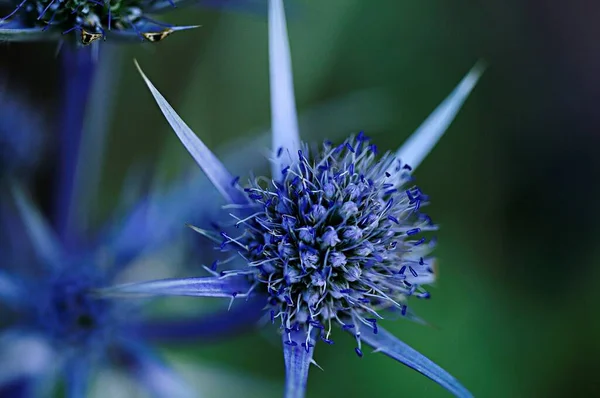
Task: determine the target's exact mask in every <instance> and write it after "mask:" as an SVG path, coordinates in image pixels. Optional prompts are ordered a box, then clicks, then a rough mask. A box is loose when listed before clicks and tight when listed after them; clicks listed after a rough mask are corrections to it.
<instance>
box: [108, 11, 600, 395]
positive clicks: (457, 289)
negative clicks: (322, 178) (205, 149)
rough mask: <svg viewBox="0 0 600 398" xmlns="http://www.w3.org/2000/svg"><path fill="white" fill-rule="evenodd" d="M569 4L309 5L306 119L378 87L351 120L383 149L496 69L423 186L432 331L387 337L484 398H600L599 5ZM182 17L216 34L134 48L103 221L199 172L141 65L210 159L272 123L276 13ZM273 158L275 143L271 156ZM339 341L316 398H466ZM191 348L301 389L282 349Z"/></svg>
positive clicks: (182, 350) (300, 56) (295, 28)
mask: <svg viewBox="0 0 600 398" xmlns="http://www.w3.org/2000/svg"><path fill="white" fill-rule="evenodd" d="M288 3H291V2H288ZM558 4H559V3H558V2H555V1H550V2H542V1H537V2H536V1H530V2H518V1H516V0H511V1H508V2H501V1H491V2H476V1H466V0H460V1H457V2H452V3H448V2H444V1H441V0H437V1H434V0H431V1H419V2H411V1H397V0H379V1H371V2H367V1H359V0H327V1H315V0H306V1H297V2H294V3H293V4H290V7H289V12H288V14H289V15H288V30H289V35H290V42H291V47H292V57H293V67H294V75H295V85H296V96H297V104H298V108H299V113H300V114H302V113H303V112H307V111H309V110H311V109H313V108H314V107H315V106H317V105H318V104H322V103H326V102H331V101H336V100H337V99H339V98H347V97H348V96H350V95H352V94H353V93H355V92H357V91H360V90H367V89H373V88H376V89H378V90H375V91H369V93H370V94H369V95H370V96H371V97H372V98H373V99H374V100H376V101H375V102H376V104H375V105H373V106H372V107H368V106H366V107H363V106H362V105H361V107H360V109H358V110H357V111H356V112H357V114H353V115H348V118H349V119H352V120H354V119H357V120H362V119H361V118H364V120H366V121H368V124H369V126H364V125H355V126H351V127H350V129H349V130H348V133H352V132H356V131H358V130H361V129H366V130H367V133H368V134H369V135H370V136H372V137H373V138H374V140H375V142H376V143H377V144H378V145H379V147H380V148H382V149H394V148H396V147H398V146H399V145H400V144H401V143H402V142H403V141H404V140H405V139H406V138H407V137H408V136H409V135H410V133H411V132H412V131H413V130H414V129H415V128H416V127H417V126H418V125H419V123H420V122H421V121H422V120H423V119H424V118H425V117H426V116H427V115H428V114H429V112H431V111H432V110H433V109H434V107H435V106H437V104H438V103H439V102H440V101H441V100H442V99H443V98H444V97H445V96H446V95H447V94H448V93H449V92H450V91H451V89H452V88H453V87H454V86H455V84H456V83H457V82H458V81H459V80H460V78H461V77H462V76H463V75H464V74H465V73H466V72H467V71H468V70H469V68H470V67H471V66H472V65H473V64H474V63H475V62H476V61H477V60H478V59H480V58H483V59H485V60H486V61H487V63H488V64H489V68H488V70H487V71H486V73H485V74H484V76H483V78H482V80H481V82H480V84H479V85H478V87H477V88H476V89H475V91H474V92H473V94H472V96H471V97H470V98H469V100H468V101H467V103H466V105H465V107H464V109H463V110H462V111H461V113H460V114H459V116H458V118H457V119H456V121H455V123H454V124H453V125H452V126H451V128H450V129H449V131H448V132H447V134H446V136H445V137H444V138H443V139H442V140H441V142H440V144H439V145H438V146H437V147H436V148H435V150H434V151H433V152H432V153H431V155H430V156H429V157H428V158H427V160H426V161H425V162H424V164H423V165H422V166H421V167H420V168H419V170H418V172H417V173H416V177H417V182H418V183H419V185H420V186H421V188H422V189H423V191H424V192H426V193H428V194H429V195H430V196H431V202H432V203H431V205H430V207H429V209H428V210H429V212H430V214H431V216H432V218H433V219H434V220H435V221H436V222H437V223H439V224H440V226H441V230H440V232H439V234H438V237H439V240H438V242H439V246H438V249H437V251H436V254H437V257H438V261H439V279H438V283H437V286H436V287H435V288H434V289H433V290H432V300H430V301H427V302H422V301H419V302H414V303H413V305H414V309H415V311H416V312H417V313H418V314H419V315H420V316H421V317H422V318H424V319H425V320H427V321H428V322H429V323H430V324H431V326H422V325H418V324H413V323H410V322H408V321H405V320H398V321H396V322H387V323H386V325H385V326H386V327H387V328H388V329H389V330H391V331H393V332H394V333H395V334H396V336H398V337H400V338H401V339H402V340H403V341H404V342H406V343H408V344H410V345H411V346H413V347H414V348H416V349H418V350H419V351H420V352H422V353H423V354H425V355H426V356H428V357H429V358H431V359H432V360H434V361H435V362H436V363H438V364H439V365H440V366H442V367H443V368H445V369H446V370H448V371H449V372H450V373H451V374H453V375H454V376H455V377H456V378H458V379H459V380H460V381H461V382H462V383H463V384H464V385H465V386H466V387H467V388H469V389H470V390H471V391H472V393H473V394H474V395H475V396H479V397H562V396H595V395H599V394H600V381H599V379H598V377H597V375H596V370H597V368H598V365H599V360H598V358H599V357H600V342H599V341H600V340H598V336H599V334H600V321H599V320H598V317H597V308H598V306H597V304H598V298H599V295H600V293H599V290H598V288H599V284H598V281H599V278H600V270H599V269H598V267H597V266H596V264H597V262H598V261H599V260H600V251H599V250H598V248H597V245H596V239H597V238H598V236H599V233H600V230H599V228H598V224H597V221H598V220H599V218H600V217H599V214H598V206H597V203H598V200H599V199H600V193H599V189H598V177H599V176H600V165H599V162H598V161H597V160H596V158H597V153H596V152H597V148H598V143H599V139H598V137H599V136H598V134H599V131H600V130H599V127H600V121H599V119H600V117H599V115H600V114H599V113H598V111H597V107H598V99H599V98H600V82H599V81H598V77H597V71H598V70H599V69H598V66H600V59H599V58H600V55H599V54H600V49H598V43H597V37H598V36H597V33H599V32H598V30H599V29H598V28H595V22H594V21H593V20H592V17H591V15H593V14H592V13H589V10H588V9H586V8H583V7H581V9H580V8H578V5H577V3H572V4H571V5H568V6H563V7H567V8H568V9H567V8H565V9H563V8H559V6H558ZM596 8H598V7H596ZM596 11H598V10H596ZM168 19H169V21H170V22H177V23H180V24H201V25H202V27H201V28H199V29H197V30H194V31H190V32H185V33H181V34H175V35H173V37H169V39H168V40H165V41H164V42H163V43H160V44H159V45H156V46H151V47H129V48H128V49H127V51H126V52H125V53H124V54H123V56H122V58H121V59H122V62H121V63H119V64H116V65H115V66H114V68H115V70H120V71H121V74H122V76H121V80H120V83H119V86H118V92H117V94H116V103H115V109H116V113H115V119H114V121H113V123H112V130H111V131H112V132H111V136H110V138H109V146H108V153H107V162H106V165H105V168H104V172H103V182H102V187H101V194H102V196H101V200H100V201H99V205H100V207H99V215H98V218H102V216H103V215H105V214H107V213H108V212H109V210H110V209H111V207H112V206H114V205H115V203H116V200H117V199H116V198H117V197H118V194H119V192H120V190H121V187H122V184H123V176H124V175H125V173H126V171H127V170H128V168H129V167H130V166H132V165H133V164H136V163H139V164H143V165H152V166H151V167H154V165H156V164H159V165H160V168H161V169H164V171H165V172H167V173H168V174H169V175H171V176H174V175H177V173H178V172H179V171H181V170H184V169H187V168H189V167H190V166H191V165H192V163H193V161H192V159H191V157H190V156H189V155H188V154H187V153H186V152H185V150H184V149H183V147H182V146H181V145H180V144H179V142H178V141H177V139H176V137H175V136H174V135H173V134H172V132H170V129H169V127H168V125H167V123H166V121H165V120H164V118H163V116H162V115H161V113H160V111H159V110H158V108H157V106H156V105H155V104H154V103H153V100H152V99H151V96H150V94H149V93H148V91H147V89H146V88H145V87H144V85H143V82H142V79H141V78H140V77H139V76H138V74H137V72H136V71H135V68H134V66H133V62H132V59H133V58H134V57H135V58H136V59H137V60H138V61H139V63H140V64H141V66H142V67H143V69H144V70H145V72H146V73H147V74H148V76H149V77H150V78H151V79H152V81H153V83H154V84H155V85H156V86H157V87H158V88H159V89H160V90H161V92H162V93H163V94H164V95H165V97H167V98H168V99H169V101H170V102H171V104H172V105H173V106H174V107H175V109H177V110H178V112H179V114H180V115H181V116H182V118H183V119H184V120H186V122H187V123H188V125H189V126H190V127H191V128H192V129H193V130H194V131H195V132H196V133H197V134H198V135H199V136H200V137H201V138H202V139H203V140H204V141H205V143H206V144H207V145H208V146H209V147H211V148H218V147H219V146H220V145H223V144H225V143H226V142H228V141H229V140H231V139H233V138H237V137H240V136H241V135H243V134H247V136H248V137H251V135H249V134H250V133H252V134H254V133H257V132H260V131H265V130H266V129H268V125H269V121H270V116H269V86H268V69H267V68H268V63H267V62H268V61H267V26H266V11H265V12H264V14H261V13H260V12H259V13H251V12H245V11H244V10H243V9H242V10H241V11H228V12H224V11H223V10H211V11H206V10H203V9H198V10H194V11H189V10H178V11H175V12H173V13H171V14H170V15H169V18H168ZM370 115H378V116H379V117H381V118H382V119H381V120H382V121H381V122H378V120H373V119H374V118H373V117H370ZM335 117H336V118H338V121H339V123H340V124H344V125H345V124H347V120H345V116H343V115H342V116H339V115H336V116H335ZM336 122H337V121H336V120H332V117H328V116H327V115H320V116H319V117H314V118H312V119H311V120H308V121H307V122H306V124H305V127H304V128H303V131H302V133H303V134H305V136H311V138H313V139H314V138H317V137H319V136H320V135H321V134H327V133H326V130H323V125H322V123H326V124H327V126H329V125H335V123H336ZM339 137H340V135H339V132H335V136H333V137H331V136H330V138H339ZM322 138H325V137H322ZM264 152H265V151H264V150H263V148H262V147H257V150H256V157H257V159H259V158H261V157H262V156H263V153H264ZM263 164H266V163H263ZM200 203H201V201H200V200H199V204H200ZM190 233H192V232H190ZM265 336H267V337H266V338H265ZM334 338H336V344H335V345H334V346H325V345H320V346H319V347H318V349H317V351H316V355H315V356H316V361H317V362H318V363H319V365H320V366H321V367H323V369H324V371H320V370H319V369H317V368H316V367H313V368H312V369H311V375H310V378H309V387H308V391H309V397H329V396H345V397H360V396H370V397H399V396H403V397H410V396H427V397H438V396H439V397H445V396H448V393H446V392H445V391H444V390H443V389H442V388H440V387H439V386H437V385H436V384H435V383H433V382H431V381H429V380H428V379H426V378H424V377H423V376H421V375H419V374H417V373H416V372H414V371H412V370H410V369H408V368H406V367H404V366H403V365H400V364H398V363H395V362H394V361H393V360H391V359H389V358H387V357H385V356H383V355H381V354H373V355H365V357H363V358H362V359H360V358H358V357H357V356H356V355H355V354H354V350H353V347H354V342H353V341H352V338H351V337H350V336H345V335H343V334H342V333H341V332H338V333H336V334H335V335H334ZM173 350H174V352H175V354H176V355H178V356H181V357H183V358H185V359H188V360H189V359H194V360H195V359H198V360H201V361H202V363H203V364H204V365H209V366H210V365H211V364H216V365H218V367H219V368H220V369H225V370H227V369H229V370H231V371H233V372H235V373H246V374H247V375H249V376H252V377H256V378H258V379H259V380H262V381H264V383H265V384H266V385H268V384H270V383H272V384H273V385H274V386H275V387H273V388H271V387H269V388H266V389H265V390H263V389H257V391H256V392H252V391H245V392H244V394H243V395H244V396H248V397H264V396H271V395H269V394H272V396H280V395H281V394H280V391H282V381H283V377H284V376H283V358H282V355H281V348H280V347H279V343H278V340H277V338H276V337H274V336H270V334H269V333H267V332H264V333H260V334H254V335H247V336H240V337H239V338H231V339H230V340H227V341H223V342H217V343H215V342H210V343H209V344H202V343H200V344H198V345H192V346H181V347H175V348H173ZM280 388H281V389H280ZM205 393H206V394H205V396H207V397H223V396H227V395H226V394H225V395H224V393H223V391H220V390H219V389H214V390H210V391H206V392H205Z"/></svg>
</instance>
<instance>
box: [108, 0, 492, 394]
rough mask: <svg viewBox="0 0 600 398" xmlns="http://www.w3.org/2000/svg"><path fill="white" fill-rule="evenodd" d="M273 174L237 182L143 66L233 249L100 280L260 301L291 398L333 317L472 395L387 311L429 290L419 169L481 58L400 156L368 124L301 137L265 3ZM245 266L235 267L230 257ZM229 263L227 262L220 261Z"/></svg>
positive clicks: (275, 8)
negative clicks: (208, 188)
mask: <svg viewBox="0 0 600 398" xmlns="http://www.w3.org/2000/svg"><path fill="white" fill-rule="evenodd" d="M269 4H270V5H269V54H270V80H271V110H272V133H273V134H272V140H273V142H272V148H273V155H272V159H271V162H272V176H271V177H258V178H255V177H251V178H250V180H249V182H248V184H247V185H246V186H245V187H244V188H243V189H242V187H240V186H239V184H238V182H239V177H236V178H234V177H233V176H232V175H231V174H230V173H229V172H228V170H227V169H226V168H225V166H223V164H222V163H221V162H220V161H219V160H218V159H217V157H216V156H215V155H214V154H213V153H212V152H211V151H210V150H209V149H208V148H207V147H206V146H205V145H204V144H203V143H202V141H200V140H199V139H198V137H197V136H196V135H195V134H194V133H193V132H192V131H191V130H190V129H189V128H188V126H187V125H186V124H185V123H184V122H183V120H182V119H181V118H180V117H179V116H178V115H177V114H176V113H175V111H174V110H173V109H172V108H171V106H170V105H169V104H168V103H167V101H166V100H165V99H164V97H163V96H162V95H161V94H160V93H159V92H158V91H157V90H156V88H155V87H154V86H153V85H152V83H150V81H149V80H148V79H147V78H146V77H145V76H144V75H143V73H142V76H143V77H144V79H145V81H146V83H147V85H148V87H149V88H150V91H151V92H152V94H153V96H154V98H155V99H156V101H157V103H158V105H159V107H160V108H161V110H162V112H163V114H164V115H165V117H166V118H167V120H168V121H169V123H170V124H171V126H172V127H173V129H174V130H175V133H176V134H177V136H178V137H179V139H180V140H181V141H182V143H183V144H184V146H185V147H186V148H187V150H188V151H189V152H190V154H191V155H192V157H193V158H194V159H195V160H196V162H197V163H198V165H199V166H200V167H201V168H202V169H203V170H204V172H205V174H206V175H207V177H208V178H209V179H210V180H211V181H212V183H213V184H214V186H215V187H216V188H217V190H218V191H219V193H220V194H221V195H222V196H223V197H224V198H225V200H226V201H227V203H228V204H227V205H226V206H225V207H226V208H227V210H228V212H229V213H230V214H231V215H232V217H233V218H234V221H233V222H232V223H231V225H221V226H219V227H218V229H217V230H216V232H213V231H212V230H206V229H201V228H198V227H193V228H194V229H195V230H196V231H197V232H199V233H200V234H202V235H204V236H206V237H207V238H208V239H210V240H212V241H214V242H215V243H216V244H217V247H218V248H219V249H220V250H221V251H223V252H229V253H231V256H230V257H229V258H228V259H227V260H225V261H223V262H222V263H215V264H213V267H212V268H210V269H209V270H210V271H211V272H212V274H213V276H212V277H199V278H185V279H165V280H157V281H149V282H139V283H130V284H125V285H119V286H114V287H109V288H106V289H103V293H104V294H106V295H114V296H129V295H172V296H177V295H178V296H202V297H224V298H229V299H230V300H232V301H233V300H234V299H235V298H241V297H248V298H256V297H260V298H262V300H264V301H263V303H264V310H265V312H266V313H267V314H268V316H269V317H270V319H271V322H272V323H275V322H277V323H278V324H279V325H280V327H279V330H280V331H281V334H282V343H283V351H284V358H285V365H286V395H285V396H286V397H288V398H300V397H303V396H304V393H305V386H306V381H307V377H308V369H309V365H310V364H311V363H313V359H312V357H313V352H314V347H315V344H316V343H317V341H319V340H321V341H323V342H325V343H327V344H332V343H333V341H332V339H331V332H332V327H333V326H335V325H338V326H339V327H340V328H341V329H342V330H345V331H347V332H349V333H351V334H352V335H353V336H354V337H355V338H356V341H357V347H356V349H355V350H356V353H357V355H358V356H362V355H363V352H362V347H361V344H362V343H366V344H368V345H370V346H372V347H374V348H375V349H376V350H377V351H380V352H383V353H385V354H387V355H389V356H390V357H392V358H394V359H396V360H398V361H400V362H402V363H404V364H406V365H408V366H410V367H412V368H413V369H415V370H417V371H419V372H421V373H422V374H424V375H425V376H427V377H429V378H431V379H432V380H434V381H436V382H437V383H439V384H440V385H442V386H443V387H445V388H446V389H448V390H449V391H450V392H452V393H453V394H455V395H457V396H461V397H468V396H471V395H470V393H469V392H468V391H467V390H466V389H465V388H464V387H463V386H462V385H461V384H460V383H459V382H458V381H457V380H456V379H454V378H453V377H452V376H451V375H450V374H448V373H447V372H446V371H444V370H443V369H442V368H440V367H439V366H437V365H436V364H435V363H433V362H431V361H430V360H428V359H427V358H426V357H424V356H423V355H421V354H420V353H418V352H417V351H415V350H413V349H412V348H410V347H409V346H407V345H406V344H404V343H403V342H401V341H400V340H398V339H397V338H395V337H394V336H393V335H391V334H390V333H389V332H387V331H386V330H384V329H383V328H382V327H381V326H380V325H379V324H378V320H379V319H382V310H395V311H397V312H399V313H400V314H402V315H405V316H408V317H409V318H410V317H411V314H410V313H409V312H408V309H407V304H406V303H407V300H408V298H409V297H411V296H416V297H418V298H421V299H427V298H429V293H428V292H427V291H426V290H425V289H424V286H423V285H426V284H430V283H431V282H433V280H434V277H435V275H434V265H433V261H434V260H433V259H432V258H431V257H429V255H428V254H429V252H430V250H431V248H432V246H433V245H432V243H431V242H428V241H427V239H426V238H425V237H423V235H422V233H423V232H426V231H431V230H434V229H436V226H435V225H434V224H433V223H432V221H431V219H430V218H429V217H428V216H427V215H425V214H423V213H422V212H421V208H422V206H424V205H425V204H426V203H427V201H428V199H427V196H426V195H424V194H423V193H422V192H421V191H420V190H419V189H418V188H417V187H415V186H411V185H412V181H413V177H412V173H413V172H414V170H415V168H416V167H417V166H419V165H420V163H421V161H422V160H423V159H424V158H425V157H426V155H427V154H428V153H429V152H430V150H431V149H432V148H433V146H434V145H435V144H436V143H437V141H438V140H439V138H440V137H441V136H442V134H443V133H444V131H445V130H446V129H447V127H448V126H449V124H450V123H451V122H452V120H453V119H454V117H455V115H456V114H457V112H458V110H459V109H460V107H461V106H462V104H463V102H464V101H465V100H466V98H467V97H468V95H469V93H470V92H471V90H472V89H473V87H474V86H475V84H476V82H477V80H478V78H479V76H480V74H481V72H482V67H481V66H479V65H478V66H476V67H475V68H473V69H472V70H471V71H470V72H469V73H468V74H467V76H465V77H464V79H463V80H462V81H461V82H460V83H459V85H458V86H457V87H456V88H455V90H454V91H453V92H452V93H451V94H450V96H449V97H448V98H447V99H445V100H444V101H443V102H442V104H441V105H440V106H439V107H438V108H437V109H436V110H435V111H434V112H433V113H432V114H431V116H429V118H428V119H427V120H426V121H425V122H424V123H423V124H422V125H421V127H419V129H418V130H417V131H416V132H415V133H414V134H413V135H412V136H411V137H410V138H409V140H408V141H407V142H406V143H405V144H404V145H403V146H402V147H401V148H400V149H399V150H398V151H397V152H395V153H388V154H385V155H384V156H382V157H381V158H379V157H378V156H377V149H376V147H375V146H374V145H373V144H371V142H370V139H369V138H367V137H366V136H365V135H364V133H362V132H361V133H359V134H357V135H355V136H351V137H350V138H348V139H346V140H344V141H343V142H342V143H341V144H339V145H334V144H333V143H331V142H329V141H325V143H324V144H323V145H322V146H309V145H307V144H302V143H301V141H300V137H299V133H298V125H297V120H296V109H295V99H294V90H293V83H292V72H291V60H290V55H289V48H288V40H287V31H286V24H285V15H284V11H283V4H282V1H281V0H271V1H270V3H269ZM240 256H241V258H243V260H244V261H245V263H246V265H245V266H244V267H243V268H241V269H238V268H231V267H229V266H228V265H227V264H228V262H229V261H231V260H232V259H234V258H238V257H240ZM224 266H225V267H224Z"/></svg>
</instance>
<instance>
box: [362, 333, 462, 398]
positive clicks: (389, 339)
mask: <svg viewBox="0 0 600 398" xmlns="http://www.w3.org/2000/svg"><path fill="white" fill-rule="evenodd" d="M360 339H361V340H362V341H363V342H364V343H366V344H368V345H370V346H371V347H373V348H375V351H376V352H383V353H384V354H386V355H388V356H389V357H391V358H394V359H395V360H397V361H399V362H402V363H403V364H405V365H406V366H409V367H411V368H413V369H414V370H416V371H417V372H419V373H422V374H423V375H425V376H427V377H429V378H430V379H431V380H433V381H435V382H436V383H438V384H439V385H441V386H442V387H444V388H445V389H447V390H448V391H450V392H451V393H452V394H454V395H455V396H457V397H461V398H468V397H472V395H471V393H470V392H469V391H468V390H467V389H466V388H464V387H463V386H462V385H461V384H460V383H459V382H458V380H456V379H455V378H454V377H452V376H451V375H450V374H449V373H448V372H446V371H445V370H444V369H442V368H440V367H439V366H438V365H436V364H435V363H433V362H432V361H430V360H429V359H427V358H426V357H425V356H423V355H422V354H420V353H419V352H418V351H416V350H414V349H412V348H411V347H409V346H408V345H406V344H405V343H403V342H402V341H400V340H398V339H397V338H396V337H395V336H394V335H392V334H391V333H389V332H388V331H386V330H385V329H383V328H381V327H379V328H378V333H377V334H375V333H372V332H365V333H361V335H360Z"/></svg>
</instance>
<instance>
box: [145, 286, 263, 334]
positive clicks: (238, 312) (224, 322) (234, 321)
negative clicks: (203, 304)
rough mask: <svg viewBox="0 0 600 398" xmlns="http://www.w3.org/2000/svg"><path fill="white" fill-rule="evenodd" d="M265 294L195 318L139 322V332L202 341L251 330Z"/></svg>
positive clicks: (257, 317)
mask: <svg viewBox="0 0 600 398" xmlns="http://www.w3.org/2000/svg"><path fill="white" fill-rule="evenodd" d="M264 306H265V300H264V298H263V297H258V298H251V299H249V300H248V301H241V302H234V303H233V305H232V306H231V309H229V310H228V311H216V312H214V313H209V314H207V315H204V316H200V317H194V318H193V319H164V320H155V321H151V320H148V321H146V322H142V323H140V324H139V325H136V334H138V335H140V336H142V337H143V338H145V339H151V340H159V341H173V342H181V341H184V340H193V341H198V340H202V341H203V342H205V343H206V342H207V341H211V340H215V339H222V338H224V337H226V336H229V335H232V334H237V333H242V332H248V331H249V330H252V329H253V328H254V327H255V326H256V325H257V322H258V321H259V319H260V317H261V316H262V315H263V308H264Z"/></svg>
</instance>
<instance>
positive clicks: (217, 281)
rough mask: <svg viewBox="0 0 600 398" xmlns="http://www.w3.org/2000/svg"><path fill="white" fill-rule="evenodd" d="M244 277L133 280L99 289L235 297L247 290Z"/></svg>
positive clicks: (125, 293)
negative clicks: (132, 281)
mask: <svg viewBox="0 0 600 398" xmlns="http://www.w3.org/2000/svg"><path fill="white" fill-rule="evenodd" d="M249 288H250V286H249V285H248V281H247V279H246V278H244V277H237V276H236V277H229V278H217V277H204V278H182V279H162V280H156V281H148V282H134V283H126V284H122V285H116V286H112V287H108V288H104V289H99V292H100V293H101V294H102V295H103V296H121V297H122V296H139V295H143V296H148V295H149V296H197V297H235V296H237V295H238V294H239V295H240V296H242V294H241V293H245V292H246V291H248V289H249Z"/></svg>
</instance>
